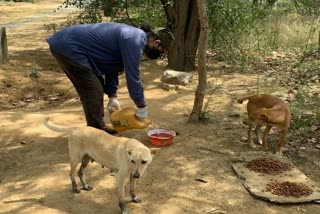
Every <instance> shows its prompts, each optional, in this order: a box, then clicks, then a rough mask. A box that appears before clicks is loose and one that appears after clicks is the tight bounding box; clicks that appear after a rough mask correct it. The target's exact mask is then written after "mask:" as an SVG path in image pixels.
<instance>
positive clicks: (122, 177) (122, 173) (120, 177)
mask: <svg viewBox="0 0 320 214" xmlns="http://www.w3.org/2000/svg"><path fill="white" fill-rule="evenodd" d="M127 177H128V169H120V170H119V172H118V173H117V175H116V186H117V193H118V197H119V206H120V209H121V214H128V208H127V205H126V202H125V194H124V186H125V181H126V178H127Z"/></svg>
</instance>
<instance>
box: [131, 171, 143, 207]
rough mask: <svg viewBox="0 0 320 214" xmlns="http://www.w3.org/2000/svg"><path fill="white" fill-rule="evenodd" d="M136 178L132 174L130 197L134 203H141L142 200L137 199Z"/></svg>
mask: <svg viewBox="0 0 320 214" xmlns="http://www.w3.org/2000/svg"><path fill="white" fill-rule="evenodd" d="M136 180H137V179H136V178H134V177H133V176H132V174H130V195H131V198H132V201H133V202H134V203H141V201H142V200H141V199H140V198H138V197H137V195H136V192H135V187H136Z"/></svg>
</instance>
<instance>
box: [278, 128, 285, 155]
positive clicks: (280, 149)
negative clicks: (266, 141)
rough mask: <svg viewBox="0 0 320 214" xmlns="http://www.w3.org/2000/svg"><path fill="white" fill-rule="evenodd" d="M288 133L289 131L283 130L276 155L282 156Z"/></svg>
mask: <svg viewBox="0 0 320 214" xmlns="http://www.w3.org/2000/svg"><path fill="white" fill-rule="evenodd" d="M287 131H288V130H287V129H282V130H281V134H280V138H279V142H278V145H277V149H276V154H278V155H282V149H283V147H284V141H285V137H286V134H287Z"/></svg>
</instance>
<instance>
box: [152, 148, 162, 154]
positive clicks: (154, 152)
mask: <svg viewBox="0 0 320 214" xmlns="http://www.w3.org/2000/svg"><path fill="white" fill-rule="evenodd" d="M150 151H151V154H152V155H155V154H156V153H157V152H158V151H160V148H150Z"/></svg>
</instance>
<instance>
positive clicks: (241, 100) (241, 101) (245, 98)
mask: <svg viewBox="0 0 320 214" xmlns="http://www.w3.org/2000/svg"><path fill="white" fill-rule="evenodd" d="M251 97H252V96H248V97H242V98H240V99H238V100H237V103H240V104H242V103H243V101H245V100H249V99H250V98H251Z"/></svg>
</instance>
